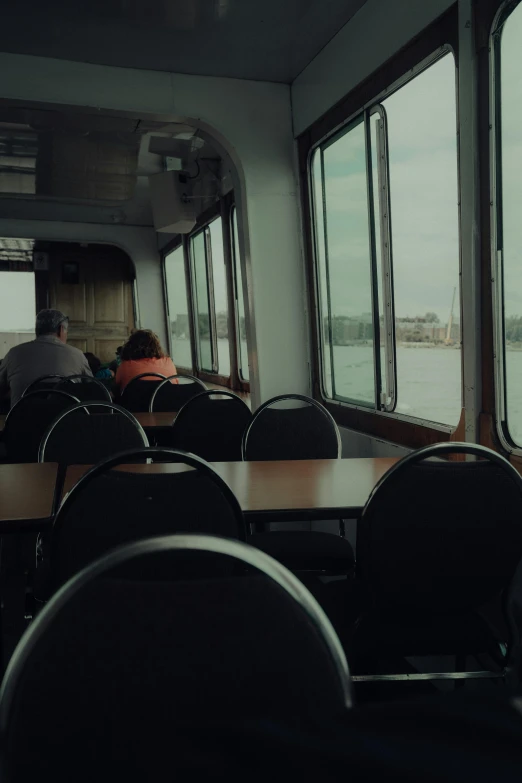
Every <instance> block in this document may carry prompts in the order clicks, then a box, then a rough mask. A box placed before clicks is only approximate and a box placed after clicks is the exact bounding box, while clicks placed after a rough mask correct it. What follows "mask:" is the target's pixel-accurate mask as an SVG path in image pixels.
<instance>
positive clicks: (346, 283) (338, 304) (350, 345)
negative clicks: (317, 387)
mask: <svg viewBox="0 0 522 783" xmlns="http://www.w3.org/2000/svg"><path fill="white" fill-rule="evenodd" d="M318 154H319V156H320V159H319V162H318V163H316V161H314V164H315V165H314V174H315V180H316V181H315V182H314V184H315V187H316V194H317V190H318V189H320V190H321V191H322V192H321V193H320V201H319V199H317V198H316V215H318V216H319V217H318V222H317V223H316V237H317V247H318V248H319V251H318V256H319V259H320V260H322V263H320V264H319V267H318V285H319V291H320V292H321V302H322V304H323V308H324V305H325V304H326V307H327V309H326V310H325V309H323V312H322V313H321V321H320V329H321V333H322V334H323V347H324V350H323V353H324V352H325V351H326V352H327V350H328V348H329V351H330V357H329V361H327V362H326V363H325V364H324V365H323V372H324V371H329V372H330V373H331V377H329V376H328V375H326V374H325V378H324V385H325V388H326V389H331V393H332V396H333V397H334V398H337V399H343V400H348V401H352V402H358V403H363V404H367V405H371V406H372V407H373V406H374V405H375V363H374V351H373V318H372V273H371V267H372V262H371V256H370V236H369V218H368V182H367V172H366V141H365V124H364V122H363V121H362V120H361V121H358V122H357V123H356V124H355V125H352V126H351V127H350V128H349V129H348V131H346V132H343V134H342V135H341V136H338V137H336V138H335V139H334V140H333V141H331V142H330V143H328V144H327V145H325V146H324V147H323V148H321V149H320V150H319V152H318ZM317 201H319V203H317ZM325 332H326V333H327V337H326V339H324V333H325Z"/></svg>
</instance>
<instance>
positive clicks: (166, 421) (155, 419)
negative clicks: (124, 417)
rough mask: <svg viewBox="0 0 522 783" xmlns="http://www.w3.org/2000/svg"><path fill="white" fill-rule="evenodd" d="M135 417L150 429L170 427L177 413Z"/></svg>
mask: <svg viewBox="0 0 522 783" xmlns="http://www.w3.org/2000/svg"><path fill="white" fill-rule="evenodd" d="M132 415H133V416H135V417H136V419H137V420H138V421H139V423H140V424H141V426H142V427H143V428H144V429H145V427H148V428H150V429H153V428H156V427H170V425H171V424H172V422H173V421H174V419H175V418H176V416H177V413H175V412H172V411H171V412H168V413H148V412H146V413H133V414H132ZM5 419H6V414H0V432H2V431H3V429H4V424H5Z"/></svg>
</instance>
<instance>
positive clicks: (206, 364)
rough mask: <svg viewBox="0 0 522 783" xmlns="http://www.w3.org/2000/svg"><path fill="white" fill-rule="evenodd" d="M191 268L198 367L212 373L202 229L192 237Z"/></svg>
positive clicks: (212, 347)
mask: <svg viewBox="0 0 522 783" xmlns="http://www.w3.org/2000/svg"><path fill="white" fill-rule="evenodd" d="M191 249H192V268H193V274H194V293H195V306H196V330H197V340H198V354H199V366H200V369H201V370H205V371H206V372H214V369H215V368H214V363H215V359H214V346H213V344H212V335H211V328H212V324H211V320H210V318H211V312H212V310H211V307H210V288H209V279H208V275H209V270H210V272H211V269H210V266H209V264H208V263H207V252H208V240H207V230H206V229H204V230H203V231H200V232H199V234H196V235H195V236H194V237H192V241H191Z"/></svg>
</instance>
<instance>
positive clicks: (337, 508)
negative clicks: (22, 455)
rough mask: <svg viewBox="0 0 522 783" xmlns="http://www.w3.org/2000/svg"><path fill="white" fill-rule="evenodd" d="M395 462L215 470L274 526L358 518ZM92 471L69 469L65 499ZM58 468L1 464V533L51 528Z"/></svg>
mask: <svg viewBox="0 0 522 783" xmlns="http://www.w3.org/2000/svg"><path fill="white" fill-rule="evenodd" d="M395 462H397V459H396V458H386V459H384V458H380V459H345V460H302V461H292V462H221V463H216V464H215V465H214V467H215V468H216V470H217V472H218V473H219V475H220V476H221V477H222V478H223V479H224V480H225V481H226V482H227V484H228V485H229V487H230V488H231V489H232V491H233V492H234V494H235V495H236V497H237V499H238V501H239V503H240V505H241V508H242V509H243V511H244V512H245V514H247V515H248V517H249V520H250V521H251V522H258V521H259V522H268V521H270V520H271V519H274V520H275V519H338V518H341V517H343V518H354V517H357V516H358V515H359V514H360V512H361V510H362V508H363V506H364V504H365V503H366V501H367V499H368V496H369V494H370V492H371V491H372V489H373V487H374V486H375V484H376V483H377V481H378V480H379V479H380V478H381V476H382V475H383V474H384V473H385V472H386V471H387V470H388V469H389V468H390V467H391V466H392V465H394V464H395ZM89 467H90V466H89V465H72V466H71V467H70V468H68V470H67V474H66V478H65V483H64V488H63V492H64V494H65V493H66V492H68V491H69V490H70V489H71V488H72V487H73V486H74V485H75V484H76V482H77V481H78V479H79V478H81V476H83V474H84V473H85V472H86V471H87V470H88V469H89ZM57 468H58V466H57V465H56V464H54V463H42V464H25V465H23V464H22V465H0V534H2V533H13V532H26V531H30V530H32V531H39V530H43V529H44V528H45V527H47V526H49V525H50V524H51V522H52V513H53V498H54V493H55V486H56V478H57V472H58V471H57ZM121 469H122V470H128V471H136V472H139V473H149V472H150V473H169V472H175V471H179V470H187V467H186V466H183V465H175V464H174V465H172V464H170V465H169V464H166V463H156V464H153V465H126V466H122V467H121ZM189 469H190V468H189Z"/></svg>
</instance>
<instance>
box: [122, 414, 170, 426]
mask: <svg viewBox="0 0 522 783" xmlns="http://www.w3.org/2000/svg"><path fill="white" fill-rule="evenodd" d="M132 415H133V416H135V417H136V418H137V420H138V421H139V423H140V424H141V426H142V427H170V425H171V424H172V422H173V421H174V419H175V418H176V416H177V413H174V412H172V411H170V412H169V413H164V412H158V413H149V412H147V413H133V414H132Z"/></svg>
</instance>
